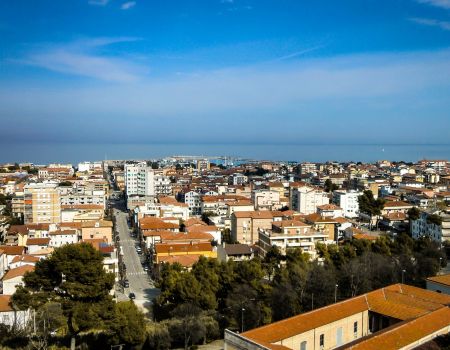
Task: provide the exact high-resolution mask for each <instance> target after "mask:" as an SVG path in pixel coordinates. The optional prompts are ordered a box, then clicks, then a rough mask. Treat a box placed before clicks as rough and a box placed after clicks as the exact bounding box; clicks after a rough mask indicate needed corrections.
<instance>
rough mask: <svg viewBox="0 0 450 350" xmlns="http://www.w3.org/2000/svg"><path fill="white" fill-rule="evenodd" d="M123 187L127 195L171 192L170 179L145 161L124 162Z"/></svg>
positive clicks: (153, 194) (152, 194) (168, 193)
mask: <svg viewBox="0 0 450 350" xmlns="http://www.w3.org/2000/svg"><path fill="white" fill-rule="evenodd" d="M124 175H125V188H126V192H127V196H136V195H137V196H156V195H170V194H171V193H172V188H171V183H170V179H169V178H168V177H167V176H164V175H162V174H156V173H155V170H154V169H152V168H151V167H149V166H148V165H147V163H145V162H143V163H138V164H125V168H124Z"/></svg>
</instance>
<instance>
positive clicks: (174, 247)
mask: <svg viewBox="0 0 450 350" xmlns="http://www.w3.org/2000/svg"><path fill="white" fill-rule="evenodd" d="M212 249H213V247H212V246H211V243H192V244H190V243H156V244H155V250H156V253H157V254H161V253H189V252H204V251H212Z"/></svg>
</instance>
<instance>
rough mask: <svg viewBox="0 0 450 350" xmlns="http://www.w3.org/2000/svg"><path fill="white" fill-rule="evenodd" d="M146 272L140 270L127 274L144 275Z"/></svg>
mask: <svg viewBox="0 0 450 350" xmlns="http://www.w3.org/2000/svg"><path fill="white" fill-rule="evenodd" d="M146 274H147V272H145V271H142V272H127V276H137V275H146Z"/></svg>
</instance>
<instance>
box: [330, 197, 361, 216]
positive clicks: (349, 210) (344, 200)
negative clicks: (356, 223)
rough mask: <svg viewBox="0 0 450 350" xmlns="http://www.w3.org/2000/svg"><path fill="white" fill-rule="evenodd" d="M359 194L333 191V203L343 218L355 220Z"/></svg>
mask: <svg viewBox="0 0 450 350" xmlns="http://www.w3.org/2000/svg"><path fill="white" fill-rule="evenodd" d="M361 194H362V193H361V192H358V191H334V192H333V202H334V203H335V204H336V205H338V206H340V207H341V208H342V210H343V211H344V216H345V217H347V218H356V217H358V215H359V214H358V212H359V203H358V197H359V196H360V195H361Z"/></svg>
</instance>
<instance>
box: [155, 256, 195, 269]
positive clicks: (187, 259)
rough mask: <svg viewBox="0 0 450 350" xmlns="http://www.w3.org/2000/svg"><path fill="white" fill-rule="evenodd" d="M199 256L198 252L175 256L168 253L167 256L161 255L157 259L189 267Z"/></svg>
mask: <svg viewBox="0 0 450 350" xmlns="http://www.w3.org/2000/svg"><path fill="white" fill-rule="evenodd" d="M199 258H200V255H199V254H192V255H175V256H173V255H169V256H161V257H159V258H158V260H159V262H160V263H169V264H174V263H178V264H180V265H181V266H184V267H190V266H192V265H194V264H195V263H196V262H197V261H198V259H199Z"/></svg>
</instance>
